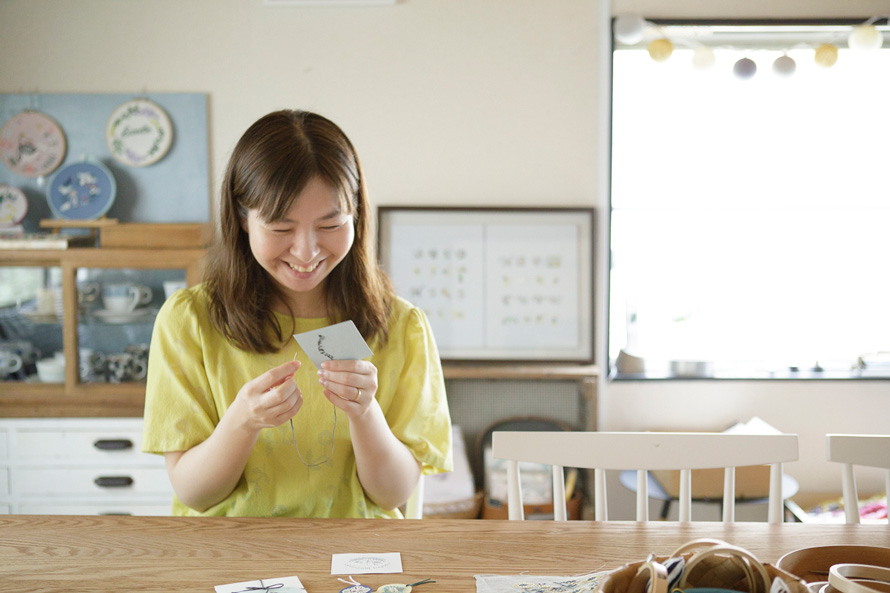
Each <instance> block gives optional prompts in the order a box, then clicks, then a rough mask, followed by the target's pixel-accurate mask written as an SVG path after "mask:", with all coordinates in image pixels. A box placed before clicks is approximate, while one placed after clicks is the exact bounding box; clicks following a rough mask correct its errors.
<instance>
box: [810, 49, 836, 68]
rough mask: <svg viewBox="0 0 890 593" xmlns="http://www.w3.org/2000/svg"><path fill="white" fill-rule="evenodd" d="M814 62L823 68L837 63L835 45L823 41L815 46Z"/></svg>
mask: <svg viewBox="0 0 890 593" xmlns="http://www.w3.org/2000/svg"><path fill="white" fill-rule="evenodd" d="M814 59H815V60H816V64H818V65H819V66H822V67H823V68H831V67H832V66H834V65H835V64H836V63H837V46H836V45H833V44H831V43H823V44H822V45H820V46H819V47H817V48H816V55H815V58H814Z"/></svg>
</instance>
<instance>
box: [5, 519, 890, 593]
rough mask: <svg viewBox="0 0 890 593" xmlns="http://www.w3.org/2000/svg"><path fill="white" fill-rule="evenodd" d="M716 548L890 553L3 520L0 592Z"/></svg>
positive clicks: (548, 564) (182, 586)
mask: <svg viewBox="0 0 890 593" xmlns="http://www.w3.org/2000/svg"><path fill="white" fill-rule="evenodd" d="M698 537H717V538H720V539H724V540H726V541H729V542H731V543H734V544H737V545H740V546H742V547H745V548H747V549H748V550H749V551H751V552H752V553H754V554H755V555H756V556H757V557H758V558H760V559H761V560H762V561H765V562H775V561H776V560H777V559H778V558H779V557H780V556H782V555H783V554H785V553H786V552H789V551H791V550H795V549H798V548H802V547H808V546H815V545H826V544H830V543H831V544H863V545H873V546H875V545H877V546H886V547H890V529H888V527H887V526H886V525H813V524H800V523H786V524H782V525H768V524H766V523H736V524H730V525H726V526H724V525H723V524H721V523H711V522H698V523H685V524H681V523H674V522H650V523H642V524H638V523H633V522H622V521H616V522H610V523H598V522H592V521H570V522H567V523H556V522H553V521H521V522H520V521H482V520H450V519H438V520H436V519H433V520H430V519H424V520H415V521H410V520H382V519H380V520H362V519H241V518H182V517H114V516H106V517H90V516H26V515H6V516H0V590H3V591H96V592H98V591H102V592H106V591H128V592H129V591H156V592H161V591H171V592H172V591H177V592H185V591H195V592H199V591H200V592H208V591H209V592H212V591H213V587H214V585H221V584H227V583H236V582H242V581H249V580H256V579H260V578H264V579H265V578H278V577H284V576H292V575H296V576H298V577H300V580H301V581H302V582H303V585H304V586H305V587H306V589H307V591H308V593H337V592H338V591H339V590H340V589H342V588H343V587H345V586H346V585H344V584H343V583H341V582H339V581H338V580H337V578H338V577H337V576H332V575H331V574H330V573H331V554H332V553H375V552H400V553H401V558H402V566H403V569H404V573H402V574H396V575H355V576H356V578H357V580H359V582H361V583H364V584H367V585H369V586H371V587H374V588H375V589H376V588H377V587H379V586H380V585H383V584H386V583H411V582H413V581H419V580H422V579H426V578H431V579H434V580H435V581H436V582H435V583H430V584H426V585H423V586H422V587H418V588H417V589H415V593H437V592H440V593H444V592H449V593H460V592H467V593H474V592H475V590H476V584H475V580H474V575H476V574H503V575H513V574H520V573H525V574H529V575H542V574H543V575H563V576H568V575H576V574H581V573H585V572H591V571H598V570H607V569H613V568H617V567H619V566H621V565H622V564H624V563H626V562H635V561H639V560H642V559H644V558H645V556H646V555H647V554H648V553H649V552H650V551H651V552H656V553H658V554H669V553H671V552H672V551H673V550H674V548H676V547H677V546H678V545H680V544H681V543H685V542H687V541H689V540H691V539H694V538H698Z"/></svg>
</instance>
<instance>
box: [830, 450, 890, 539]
mask: <svg viewBox="0 0 890 593" xmlns="http://www.w3.org/2000/svg"><path fill="white" fill-rule="evenodd" d="M826 440H827V445H828V461H835V462H837V463H841V464H843V465H842V467H841V484H842V486H843V490H844V514H845V516H846V522H847V523H859V493H858V492H857V491H856V476H855V474H854V473H853V466H854V465H862V466H867V467H879V468H883V469H885V470H887V471H886V475H885V477H884V493H885V494H886V495H887V496H888V497H890V435H883V434H829V435H826ZM888 522H890V519H888Z"/></svg>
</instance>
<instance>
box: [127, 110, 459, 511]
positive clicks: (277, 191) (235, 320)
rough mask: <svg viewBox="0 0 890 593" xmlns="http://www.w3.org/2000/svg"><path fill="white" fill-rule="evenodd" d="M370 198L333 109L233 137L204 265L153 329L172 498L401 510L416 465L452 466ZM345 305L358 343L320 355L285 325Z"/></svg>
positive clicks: (155, 393)
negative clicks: (361, 346) (360, 346)
mask: <svg viewBox="0 0 890 593" xmlns="http://www.w3.org/2000/svg"><path fill="white" fill-rule="evenodd" d="M370 213H371V209H370V207H369V204H368V196H367V193H366V191H365V184H364V178H363V174H362V170H361V167H360V165H359V161H358V157H357V155H356V154H355V150H354V148H353V146H352V144H351V143H350V141H349V140H348V139H347V137H346V135H345V134H344V133H343V132H342V131H341V130H340V128H338V127H337V126H336V125H335V124H334V123H333V122H331V121H330V120H328V119H326V118H324V117H322V116H320V115H317V114H313V113H307V112H301V111H279V112H275V113H271V114H268V115H266V116H264V117H262V118H260V119H259V120H258V121H257V122H255V123H254V124H253V125H252V126H251V127H250V128H249V129H248V130H247V131H246V132H245V133H244V135H243V136H242V137H241V140H240V141H239V142H238V144H237V146H236V147H235V150H234V152H233V154H232V158H231V160H230V163H229V166H228V169H227V171H226V176H225V180H224V183H223V188H222V201H221V207H220V215H221V219H222V220H221V222H220V234H219V237H218V238H217V240H216V242H215V244H214V246H213V248H212V250H211V253H210V259H209V262H208V266H207V273H206V280H205V282H204V284H202V285H199V286H196V287H194V288H191V289H188V290H180V291H177V292H176V293H175V294H173V295H172V296H171V297H170V298H169V299H167V301H165V303H164V306H163V308H162V309H161V311H160V312H159V314H158V317H157V321H156V323H155V326H154V330H153V334H152V346H151V358H150V364H149V373H148V378H147V385H146V402H145V430H144V438H143V449H144V450H145V451H148V452H152V453H159V454H164V455H165V458H166V462H167V470H168V473H169V475H170V481H171V483H172V484H173V487H174V490H175V491H176V498H175V500H174V505H173V510H174V513H175V514H181V515H248V516H309V517H388V518H397V517H401V516H402V515H401V512H400V511H399V510H398V507H399V506H400V505H402V504H404V503H405V502H406V500H407V499H408V497H409V495H410V494H411V493H412V492H413V491H414V489H415V487H416V486H417V484H418V480H419V477H420V474H421V473H438V472H441V471H449V470H450V469H451V421H450V417H449V413H448V404H447V400H446V398H445V385H444V380H443V378H442V377H443V374H442V368H441V363H440V361H439V356H438V350H437V348H436V344H435V341H434V340H433V336H432V332H431V330H430V328H429V324H428V322H427V319H426V316H425V315H424V314H423V311H422V310H421V309H419V308H417V307H414V306H413V305H411V304H410V303H408V302H407V301H405V300H403V299H400V298H398V297H396V296H395V294H394V293H393V291H392V289H391V288H390V283H389V280H388V279H387V278H386V276H385V275H384V273H383V272H382V270H381V269H380V268H379V267H378V266H377V262H376V258H375V257H374V250H373V248H372V244H373V241H372V237H371V234H370V230H369V229H370V223H369V220H368V217H369V215H370ZM349 321H351V322H353V323H354V324H355V326H356V327H357V329H358V330H359V332H360V333H361V334H362V337H363V338H364V339H365V340H366V341H367V342H368V344H369V346H370V348H371V352H372V353H373V354H371V356H370V357H365V358H363V359H361V360H353V359H352V358H349V357H345V356H344V357H343V358H341V359H333V360H324V361H318V362H319V366H317V367H316V366H315V365H314V363H313V362H312V358H310V357H309V355H308V353H307V352H305V351H304V350H302V349H301V348H300V347H299V345H298V342H295V341H294V339H293V337H298V336H297V334H304V333H305V332H312V331H315V330H319V329H322V328H328V327H329V326H331V325H333V324H338V323H343V322H349ZM356 358H358V357H356ZM332 415H333V418H332V417H331V416H332ZM343 416H345V419H346V421H347V422H345V423H344V422H339V423H338V421H337V419H338V417H343ZM288 425H289V428H290V429H289V430H288Z"/></svg>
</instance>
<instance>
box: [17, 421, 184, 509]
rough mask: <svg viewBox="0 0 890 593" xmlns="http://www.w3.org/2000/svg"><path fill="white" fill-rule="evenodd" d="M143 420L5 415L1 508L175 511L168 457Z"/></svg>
mask: <svg viewBox="0 0 890 593" xmlns="http://www.w3.org/2000/svg"><path fill="white" fill-rule="evenodd" d="M141 446H142V419H141V418H27V419H25V418H23V419H0V513H3V512H6V513H16V514H38V515H42V514H59V515H68V514H76V515H105V514H115V515H119V514H132V515H168V514H169V513H170V508H171V502H172V497H173V488H172V487H171V486H170V480H169V478H168V477H167V469H166V466H165V464H164V458H163V457H162V456H158V455H151V454H148V453H142V452H141Z"/></svg>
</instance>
